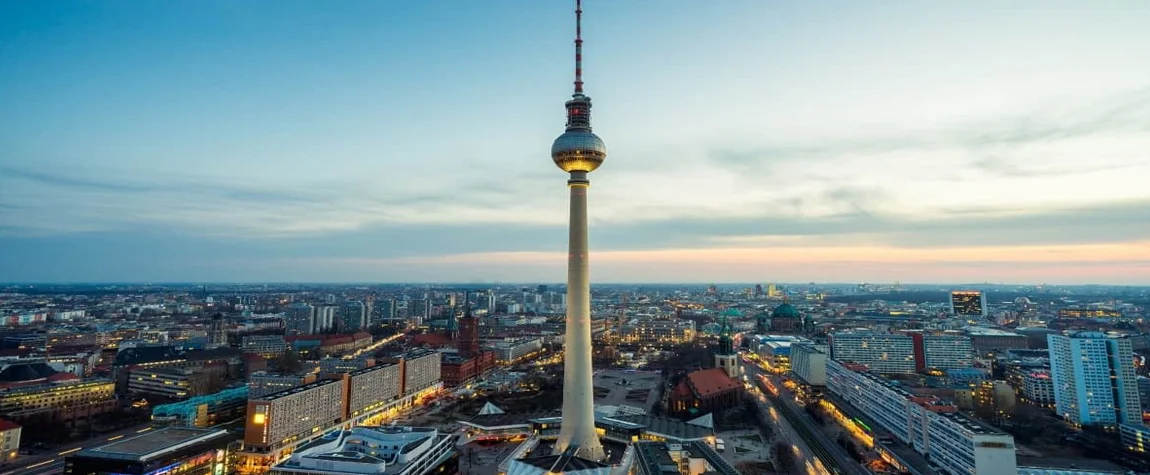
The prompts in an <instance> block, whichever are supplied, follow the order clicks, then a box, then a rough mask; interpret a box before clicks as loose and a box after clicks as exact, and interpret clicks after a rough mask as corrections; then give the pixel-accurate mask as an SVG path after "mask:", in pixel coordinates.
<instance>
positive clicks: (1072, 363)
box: [1047, 332, 1142, 428]
mask: <svg viewBox="0 0 1150 475" xmlns="http://www.w3.org/2000/svg"><path fill="white" fill-rule="evenodd" d="M1047 343H1048V345H1049V347H1050V375H1051V377H1053V379H1054V404H1055V411H1056V412H1057V413H1058V415H1060V416H1062V417H1063V418H1065V419H1066V420H1067V421H1069V422H1071V423H1073V424H1078V425H1100V426H1103V427H1111V428H1117V427H1118V425H1119V424H1141V423H1142V408H1141V401H1140V399H1139V397H1138V382H1137V380H1136V379H1135V374H1134V351H1133V347H1132V346H1131V343H1130V340H1129V339H1128V338H1117V337H1111V336H1109V335H1106V334H1105V333H1101V332H1075V333H1072V334H1069V335H1054V334H1052V335H1047Z"/></svg>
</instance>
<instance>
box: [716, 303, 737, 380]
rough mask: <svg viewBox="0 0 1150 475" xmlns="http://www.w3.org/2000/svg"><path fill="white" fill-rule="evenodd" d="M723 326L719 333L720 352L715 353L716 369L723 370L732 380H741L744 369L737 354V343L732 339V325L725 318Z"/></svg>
mask: <svg viewBox="0 0 1150 475" xmlns="http://www.w3.org/2000/svg"><path fill="white" fill-rule="evenodd" d="M722 325H723V326H722V330H720V331H719V351H717V352H716V353H715V367H716V368H720V369H722V370H723V371H724V372H725V373H727V376H730V377H731V379H740V378H742V377H743V368H742V367H741V366H739V355H738V354H736V353H735V342H734V340H733V339H731V325H730V324H729V323H728V322H727V317H725V316H724V317H723V324H722Z"/></svg>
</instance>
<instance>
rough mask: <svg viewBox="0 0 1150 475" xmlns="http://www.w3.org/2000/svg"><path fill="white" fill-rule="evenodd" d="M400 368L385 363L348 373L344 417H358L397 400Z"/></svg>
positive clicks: (398, 396) (393, 364)
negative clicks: (345, 412) (345, 413)
mask: <svg viewBox="0 0 1150 475" xmlns="http://www.w3.org/2000/svg"><path fill="white" fill-rule="evenodd" d="M401 369H402V367H401V366H400V365H398V364H395V363H385V364H381V365H379V366H372V367H370V368H364V369H361V370H357V371H353V372H351V373H348V374H347V376H346V378H347V387H348V391H347V396H346V397H347V402H346V405H347V412H348V414H347V415H346V416H345V417H351V418H354V417H358V416H360V415H362V414H367V413H369V412H371V411H373V410H375V409H377V408H380V407H383V406H386V405H388V404H391V403H392V402H395V401H396V400H398V399H399V398H400V390H399V388H400V385H399V383H400V375H401V373H402V372H401Z"/></svg>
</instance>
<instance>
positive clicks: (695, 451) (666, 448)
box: [629, 441, 741, 475]
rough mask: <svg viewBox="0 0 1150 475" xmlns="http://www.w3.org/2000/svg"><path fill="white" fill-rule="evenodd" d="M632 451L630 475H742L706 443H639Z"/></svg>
mask: <svg viewBox="0 0 1150 475" xmlns="http://www.w3.org/2000/svg"><path fill="white" fill-rule="evenodd" d="M632 450H634V451H635V459H634V462H633V465H632V468H631V471H630V472H629V474H630V475H675V474H681V475H701V474H708V475H712V474H713V475H741V474H740V472H739V471H738V470H736V469H735V467H733V466H731V464H730V463H728V462H727V461H726V460H724V459H723V457H722V456H721V455H719V453H718V452H715V449H713V448H711V446H710V445H708V444H707V443H705V442H690V443H687V444H679V443H672V442H656V441H640V442H636V443H635V444H634V448H633V449H632Z"/></svg>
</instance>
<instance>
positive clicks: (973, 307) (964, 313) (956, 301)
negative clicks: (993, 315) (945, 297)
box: [950, 290, 988, 318]
mask: <svg viewBox="0 0 1150 475" xmlns="http://www.w3.org/2000/svg"><path fill="white" fill-rule="evenodd" d="M950 314H951V315H957V316H959V317H979V318H986V316H987V314H988V309H987V306H986V294H985V293H982V292H980V291H977V290H955V291H953V292H951V293H950Z"/></svg>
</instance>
